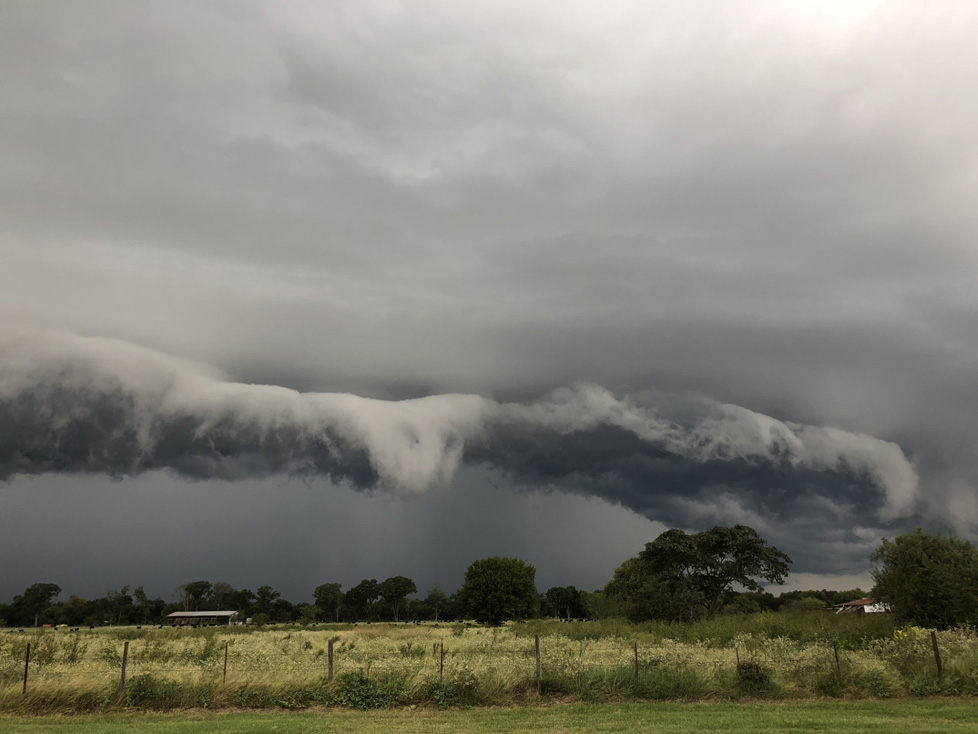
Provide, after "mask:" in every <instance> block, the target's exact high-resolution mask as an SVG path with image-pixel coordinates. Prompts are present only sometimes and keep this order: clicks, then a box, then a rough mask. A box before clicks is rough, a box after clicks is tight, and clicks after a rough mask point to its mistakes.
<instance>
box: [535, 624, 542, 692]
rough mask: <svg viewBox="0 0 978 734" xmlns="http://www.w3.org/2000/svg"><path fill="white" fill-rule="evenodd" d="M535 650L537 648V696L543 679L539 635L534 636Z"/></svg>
mask: <svg viewBox="0 0 978 734" xmlns="http://www.w3.org/2000/svg"><path fill="white" fill-rule="evenodd" d="M536 648H537V695H540V688H541V685H540V683H541V679H542V677H543V675H542V674H543V669H542V667H541V665H540V635H536Z"/></svg>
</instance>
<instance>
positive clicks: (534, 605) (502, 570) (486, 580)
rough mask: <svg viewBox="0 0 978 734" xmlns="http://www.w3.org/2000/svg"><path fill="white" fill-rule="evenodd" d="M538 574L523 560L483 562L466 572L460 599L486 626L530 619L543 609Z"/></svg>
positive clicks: (491, 559) (495, 557)
mask: <svg viewBox="0 0 978 734" xmlns="http://www.w3.org/2000/svg"><path fill="white" fill-rule="evenodd" d="M536 574H537V570H536V569H535V568H534V567H533V566H532V565H530V564H529V563H527V562H526V561H523V560H520V559H519V558H505V557H501V556H492V557H491V558H483V559H482V560H479V561H476V562H475V563H473V564H472V565H471V566H469V568H468V570H467V571H466V572H465V582H464V583H463V584H462V588H461V589H460V590H459V595H460V596H461V598H462V600H463V601H464V602H465V604H466V605H467V606H468V608H469V611H470V612H471V613H472V615H473V616H474V617H475V619H476V621H477V622H480V623H482V624H492V625H497V626H498V625H500V624H502V623H503V621H504V620H520V619H527V618H530V617H534V616H536V614H537V612H538V610H539V608H540V600H539V597H538V595H537V586H536Z"/></svg>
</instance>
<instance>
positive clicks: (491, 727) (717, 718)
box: [0, 700, 978, 734]
mask: <svg viewBox="0 0 978 734" xmlns="http://www.w3.org/2000/svg"><path fill="white" fill-rule="evenodd" d="M976 727H978V705H976V704H974V703H972V702H970V701H961V700H957V701H943V700H942V701H937V700H930V701H919V700H902V701H858V702H853V701H835V702H819V703H797V702H795V703H761V704H756V703H755V704H735V703H724V704H675V703H669V704H636V703H628V704H617V705H616V704H600V705H585V704H573V705H568V706H551V707H545V708H544V707H524V708H517V709H475V710H461V711H458V710H455V711H437V710H432V709H417V710H410V709H407V710H405V709H399V710H389V711H369V712H349V711H332V710H329V711H321V712H320V711H317V712H300V713H294V712H274V713H268V712H263V713H240V712H235V713H226V714H224V713H195V714H186V713H180V714H172V715H160V714H112V715H102V716H98V715H92V716H43V717H32V718H14V717H6V716H3V717H0V728H2V729H3V731H4V732H6V734H62V733H64V734H67V733H68V732H69V731H70V732H71V734H123V733H124V732H138V733H139V734H205V733H206V734H210V733H211V732H224V733H227V734H251V732H263V733H264V732H270V731H274V732H275V734H300V733H301V734H318V733H322V734H326V733H328V732H351V731H353V732H363V734H372V733H373V732H377V733H382V734H400V733H401V732H405V733H406V732H426V733H428V732H446V733H447V732H453V733H458V732H462V733H464V732H487V731H491V732H530V731H532V732H561V733H562V734H563V733H566V734H571V733H572V732H657V733H659V732H661V733H662V734H672V733H673V732H675V733H676V734H688V733H689V732H703V733H705V732H751V733H752V734H764V733H765V732H792V731H794V732H814V731H818V732H824V733H826V734H833V733H834V732H838V733H839V734H853V732H886V734H903V733H906V734H926V733H928V732H934V734H954V733H955V732H969V733H970V732H973V731H975V729H976Z"/></svg>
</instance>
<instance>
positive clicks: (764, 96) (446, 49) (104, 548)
mask: <svg viewBox="0 0 978 734" xmlns="http://www.w3.org/2000/svg"><path fill="white" fill-rule="evenodd" d="M976 34H978V9H975V8H974V6H973V4H972V3H970V2H952V1H950V0H949V1H947V2H941V3H934V4H930V5H926V4H924V3H920V2H885V1H876V0H846V1H844V2H843V1H842V0H838V1H836V0H825V1H824V2H819V1H817V0H797V2H780V1H778V2H762V1H757V2H733V3H732V2H727V1H726V0H724V1H722V2H721V1H719V0H718V1H717V2H708V1H706V0H703V1H700V2H687V3H675V2H614V1H610V2H602V3H584V2H569V3H549V2H536V3H535V2H529V3H528V2H512V3H510V2H491V3H490V2H478V1H473V2H466V3H456V2H447V1H445V2H424V1H418V2H393V1H384V2H371V1H365V0H357V1H356V2H352V1H351V2H335V3H333V2H331V3H313V2H295V3H277V2H268V3H260V2H253V3H239V2H230V1H228V2H197V1H194V2H177V1H176V0H168V1H167V2H159V3H128V2H122V1H121V0H120V1H117V2H96V1H93V2H87V3H64V2H43V1H42V2H30V3H27V2H24V3H4V4H2V5H0V38H2V42H0V89H2V94H0V161H2V162H3V163H2V165H0V555H2V557H3V558H4V561H5V562H4V563H3V564H0V600H6V599H9V598H10V597H11V596H12V595H13V594H16V593H19V592H20V591H21V590H23V588H24V587H25V586H26V585H28V584H30V583H33V582H35V581H51V582H55V583H58V584H60V585H61V586H62V587H63V588H64V589H65V590H66V592H72V591H74V592H78V593H81V594H82V595H86V596H95V595H101V594H103V593H104V592H105V591H106V590H107V589H109V588H119V587H121V586H122V585H124V584H133V585H136V584H143V585H145V586H146V588H147V591H148V592H149V593H151V594H153V595H159V596H163V597H165V598H172V597H173V596H174V595H175V589H176V587H177V586H179V585H180V584H181V583H184V582H187V581H192V580H196V579H201V578H206V579H210V580H212V581H217V580H225V581H228V582H230V583H232V584H234V585H236V586H239V587H240V586H247V587H250V588H255V587H257V586H259V585H262V584H270V585H272V586H275V587H276V588H277V589H279V590H281V591H282V592H283V594H284V595H285V596H286V597H287V598H290V599H291V600H293V601H304V600H308V598H310V597H311V591H312V589H313V588H314V587H315V586H316V585H318V584H320V583H325V582H330V581H339V582H341V583H343V584H344V586H345V587H349V586H351V585H353V584H355V583H356V582H357V581H359V580H360V579H361V578H364V577H368V578H381V579H382V578H385V577H387V576H392V575H396V574H404V575H408V576H410V577H412V578H413V579H415V580H416V582H417V583H418V586H419V587H420V588H421V589H422V590H423V591H426V590H427V588H429V587H430V586H431V585H432V584H435V583H437V584H439V585H441V586H442V587H443V588H447V589H449V590H452V589H454V588H455V587H456V586H457V585H458V584H459V583H460V582H461V577H462V574H463V573H464V570H465V568H466V567H467V565H468V564H469V563H470V562H471V561H473V560H475V559H477V558H480V557H484V556H487V555H494V554H500V555H517V556H520V557H522V558H525V559H527V560H529V561H530V562H531V563H533V564H535V565H536V567H537V569H538V575H537V581H538V586H539V587H540V588H541V589H545V588H547V587H548V586H552V585H564V584H574V585H576V586H578V587H581V588H588V589H591V588H596V587H600V586H602V585H603V584H604V583H605V582H606V581H607V580H608V579H609V578H610V576H611V573H612V572H613V570H614V568H615V566H617V565H618V564H619V563H621V561H623V560H625V559H626V558H627V557H629V556H631V555H634V554H635V553H637V552H638V551H639V550H640V549H641V548H642V545H643V544H644V543H646V542H648V541H651V540H652V539H654V538H655V537H656V535H658V533H660V532H662V530H664V529H666V528H669V527H681V528H684V529H687V530H690V531H696V530H702V529H705V528H708V527H711V526H712V525H714V524H728V525H729V524H733V523H738V522H739V523H745V524H748V525H751V526H752V527H754V528H756V529H757V530H758V531H759V532H760V533H761V534H762V535H763V536H764V537H765V538H767V539H768V540H770V541H771V542H773V543H775V544H776V545H778V546H779V547H780V548H781V549H782V550H784V551H785V552H787V553H788V554H789V555H790V556H791V557H792V558H793V559H794V564H793V568H792V576H791V577H789V587H804V588H811V587H822V586H827V587H830V588H831V587H835V588H847V587H851V586H853V585H855V584H857V583H861V584H863V585H866V584H868V583H869V580H868V556H869V553H870V552H871V551H872V549H873V548H875V547H876V545H878V543H879V540H880V538H882V537H884V536H888V537H892V536H893V535H894V534H896V533H899V532H902V531H904V530H907V529H913V528H914V527H917V526H922V527H924V528H926V529H928V530H932V531H954V532H957V533H959V534H961V535H963V536H964V537H968V538H972V539H974V538H976V537H978V458H976V454H975V451H974V447H975V446H976V445H978V423H976V421H975V416H976V415H978V303H976V301H978V295H976V288H975V283H976V281H978V245H976V243H975V239H974V236H975V232H976V224H978V221H976V220H978V209H976V208H975V206H974V199H975V196H976V193H978V156H976V151H978V95H976V94H975V93H974V79H975V76H976V73H978V47H976V46H975V44H974V38H975V36H976Z"/></svg>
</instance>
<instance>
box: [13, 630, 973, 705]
mask: <svg viewBox="0 0 978 734" xmlns="http://www.w3.org/2000/svg"><path fill="white" fill-rule="evenodd" d="M536 635H539V636H540V638H541V667H542V680H541V682H540V692H539V693H538V691H537V681H536V656H535V642H534V638H535V636H536ZM330 641H332V643H333V650H334V679H333V681H329V680H328V649H329V643H330ZM28 642H29V643H30V644H31V658H32V662H31V667H30V671H29V677H28V686H27V693H26V694H23V693H22V691H23V673H24V655H25V650H26V645H27V643H28ZM127 642H128V643H129V653H128V659H127V681H126V688H125V691H122V690H120V677H121V676H120V674H121V665H122V654H123V649H124V646H125V644H126V643H127ZM938 644H939V646H940V650H941V654H942V662H943V666H944V671H943V677H942V678H938V675H937V669H936V665H935V660H934V655H933V650H932V647H931V639H930V633H929V632H928V631H926V630H919V629H915V628H909V629H895V628H894V627H893V622H892V620H889V619H888V618H886V616H885V615H867V616H856V615H847V616H843V617H840V616H837V615H826V614H821V613H812V612H809V613H799V614H785V613H777V614H758V615H751V616H746V617H728V618H725V619H718V620H714V621H711V622H708V623H700V624H693V625H662V624H658V625H656V624H646V625H631V624H628V623H626V622H622V621H620V620H609V621H604V622H581V623H569V624H562V623H556V622H530V623H524V624H515V625H509V626H507V627H503V628H479V627H473V626H467V625H440V626H435V625H419V626H416V625H361V626H357V627H353V626H349V625H348V626H344V627H335V626H333V627H324V626H319V627H315V628H313V627H309V628H302V627H295V628H278V627H273V628H267V629H264V630H256V629H247V628H242V627H211V628H205V629H196V630H195V629H171V628H165V629H155V628H152V629H136V628H103V629H95V630H87V629H86V630H80V631H78V632H72V631H68V630H50V629H49V630H25V631H23V632H19V631H17V630H2V631H0V711H5V712H9V713H25V714H35V713H55V712H74V713H78V712H110V711H124V710H132V709H136V710H160V711H165V710H172V709H189V708H200V709H234V708H237V709H242V708H248V709H266V708H282V709H303V708H308V707H335V708H358V709H374V708H398V707H404V706H410V705H415V706H419V707H421V708H426V707H427V708H460V707H468V706H512V705H521V704H534V703H539V702H540V701H541V699H542V700H543V701H548V700H551V701H558V700H559V701H568V700H579V701H583V702H590V703H602V702H622V701H685V702H689V701H738V700H785V701H787V700H793V699H794V700H799V699H813V698H836V699H859V698H874V699H888V698H903V697H926V696H942V697H948V696H973V695H978V638H976V636H975V634H974V631H973V630H966V629H962V630H953V631H947V632H941V633H939V635H938ZM442 649H444V651H445V654H444V659H443V658H442ZM225 654H226V655H227V677H226V679H225V677H224V663H225Z"/></svg>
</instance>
